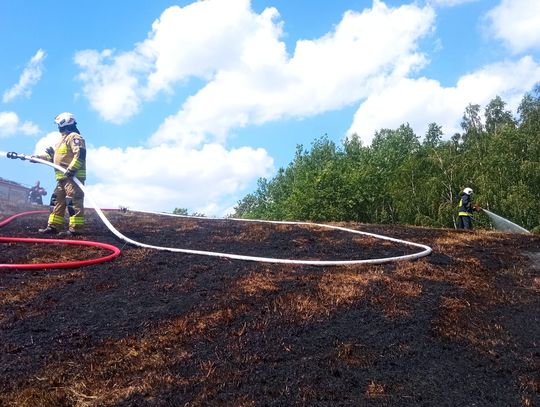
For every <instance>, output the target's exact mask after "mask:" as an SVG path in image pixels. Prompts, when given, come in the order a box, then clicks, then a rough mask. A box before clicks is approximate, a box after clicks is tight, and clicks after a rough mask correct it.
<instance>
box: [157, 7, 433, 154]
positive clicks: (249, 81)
mask: <svg viewBox="0 0 540 407" xmlns="http://www.w3.org/2000/svg"><path fill="white" fill-rule="evenodd" d="M263 14H264V13H263ZM433 19H434V13H433V10H432V9H431V8H428V7H426V8H418V7H416V6H412V5H411V6H402V7H399V8H389V7H387V6H386V5H385V4H384V3H381V2H377V1H376V2H374V6H373V8H372V9H367V10H365V11H363V12H361V13H356V12H352V11H349V12H347V13H346V14H345V15H344V16H343V19H342V21H341V22H340V23H339V24H338V25H337V26H336V28H335V30H334V31H333V32H331V33H328V34H327V35H325V36H323V37H322V38H320V39H318V40H313V41H307V40H304V41H299V42H298V43H297V46H296V49H295V53H294V55H293V56H292V57H291V58H288V57H287V55H286V52H285V48H284V45H283V43H281V42H280V41H279V38H278V34H279V30H277V29H272V27H273V26H272V25H271V24H270V21H268V20H267V21H266V25H265V24H261V25H260V26H259V30H258V31H257V32H256V33H252V34H250V35H249V36H248V39H249V41H248V40H245V41H244V45H243V49H242V54H241V60H242V64H241V65H240V66H237V67H234V68H230V69H220V70H218V71H217V73H216V74H215V76H214V77H213V80H212V81H210V82H209V83H208V84H207V85H206V86H205V87H204V88H203V89H201V90H200V91H199V92H198V93H197V94H195V95H193V96H192V97H190V98H189V99H188V100H187V101H186V102H185V103H184V105H183V106H182V109H181V110H180V111H179V112H178V113H177V114H176V115H173V116H170V117H168V118H167V120H166V122H165V123H164V125H162V126H161V128H160V129H159V130H158V131H157V132H156V133H155V134H154V135H153V137H152V141H153V142H154V143H157V144H159V143H162V142H164V141H174V140H178V139H179V138H181V136H179V135H187V134H201V133H202V134H212V135H214V136H216V137H217V138H218V139H220V140H222V139H224V138H225V137H226V135H227V134H228V133H229V132H230V131H231V129H234V128H236V127H242V126H246V125H248V124H262V123H265V122H268V121H272V120H277V119H280V118H283V117H305V116H311V115H316V114H318V113H321V112H324V111H328V110H332V109H339V108H341V107H343V106H345V105H347V104H350V103H353V102H355V101H358V100H360V99H362V98H364V97H366V96H367V95H368V94H369V93H370V91H371V89H372V88H373V87H374V86H375V85H376V84H377V83H379V82H380V81H382V80H384V78H387V77H392V76H398V77H401V76H403V75H406V74H408V73H410V72H411V71H413V70H415V69H418V68H419V67H421V66H423V65H424V64H425V63H426V59H425V57H424V55H423V54H421V53H419V52H418V51H417V42H418V40H419V39H420V38H421V37H422V36H424V35H426V34H427V33H428V32H429V31H430V29H431V28H432V24H433ZM388 27H393V29H388ZM263 51H264V52H263Z"/></svg>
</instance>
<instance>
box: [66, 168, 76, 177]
mask: <svg viewBox="0 0 540 407" xmlns="http://www.w3.org/2000/svg"><path fill="white" fill-rule="evenodd" d="M75 172H76V171H75V170H74V169H73V168H69V169H68V170H67V171H66V173H65V176H66V177H69V178H72V177H74V176H75Z"/></svg>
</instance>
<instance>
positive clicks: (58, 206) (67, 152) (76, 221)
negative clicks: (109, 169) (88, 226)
mask: <svg viewBox="0 0 540 407" xmlns="http://www.w3.org/2000/svg"><path fill="white" fill-rule="evenodd" d="M48 150H49V149H48ZM40 158H43V159H45V160H48V161H51V162H53V163H55V164H56V165H59V166H60V167H63V168H65V169H66V170H69V171H73V172H74V174H75V175H74V176H75V177H77V178H78V179H79V181H81V182H82V183H84V181H85V180H86V145H85V142H84V138H83V137H82V136H81V135H80V134H79V133H78V132H76V131H73V132H70V133H62V137H61V138H60V141H59V142H58V143H57V144H56V146H55V147H54V151H51V150H49V151H48V152H47V154H46V155H44V156H41V157H40ZM54 172H55V176H56V188H55V189H54V192H53V194H52V197H51V205H54V207H53V210H52V212H51V214H50V215H49V222H48V225H49V226H51V227H53V228H55V229H57V228H58V227H61V226H62V223H63V221H64V214H65V212H66V209H67V211H68V214H69V230H70V231H72V232H74V231H78V230H80V229H81V228H82V227H83V226H84V192H83V191H82V189H81V188H80V187H79V186H78V185H77V184H76V183H75V182H74V180H73V178H71V177H66V175H65V174H64V173H63V172H62V171H59V170H57V169H56V168H55V170H54Z"/></svg>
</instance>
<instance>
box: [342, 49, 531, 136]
mask: <svg viewBox="0 0 540 407" xmlns="http://www.w3.org/2000/svg"><path fill="white" fill-rule="evenodd" d="M538 81H540V64H539V63H538V62H536V61H534V60H533V59H532V58H531V57H529V56H527V57H523V58H521V59H520V60H518V61H515V62H512V61H508V62H501V63H496V64H492V65H488V66H486V67H483V68H482V69H479V70H477V71H475V72H472V73H470V74H467V75H464V76H462V77H461V78H460V79H459V80H458V82H457V84H456V86H453V87H443V86H441V84H440V83H439V82H438V81H436V80H432V79H427V78H419V79H409V78H400V79H398V80H396V81H389V82H387V83H386V84H384V86H382V87H381V89H379V90H378V91H376V92H373V94H372V95H370V96H369V97H368V98H367V99H366V101H365V102H364V103H362V105H361V106H360V108H359V109H358V111H357V112H356V114H355V116H354V120H353V123H352V125H351V127H350V128H349V130H348V134H349V135H350V134H353V133H356V134H358V136H359V137H360V138H361V139H362V141H363V142H364V144H370V143H371V140H372V139H373V135H374V133H375V131H377V130H380V129H381V128H391V129H392V128H397V127H398V126H399V125H401V124H403V123H405V122H409V124H410V125H411V127H412V128H413V130H414V131H415V133H416V134H417V135H419V136H423V135H424V134H425V132H426V131H427V127H428V124H429V123H431V122H436V123H438V124H439V125H441V126H442V127H443V132H444V133H445V135H446V137H447V138H448V137H450V136H451V135H452V134H454V133H455V132H458V131H461V129H460V122H461V118H462V116H463V111H464V109H465V107H466V106H467V105H468V104H469V103H474V104H480V105H481V106H483V107H485V106H486V105H487V103H489V101H490V100H491V99H493V98H494V97H495V96H497V95H499V96H501V97H502V98H503V100H505V101H506V102H507V103H508V107H509V108H510V109H512V110H513V111H515V110H516V108H517V106H518V105H519V103H520V101H521V98H522V97H523V94H524V93H525V92H528V91H530V90H531V89H532V87H533V86H534V84H535V83H537V82H538Z"/></svg>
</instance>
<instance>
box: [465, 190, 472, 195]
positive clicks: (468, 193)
mask: <svg viewBox="0 0 540 407" xmlns="http://www.w3.org/2000/svg"><path fill="white" fill-rule="evenodd" d="M463 192H465V193H466V194H467V195H471V194H472V193H473V190H472V189H471V188H465V189H464V190H463Z"/></svg>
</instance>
